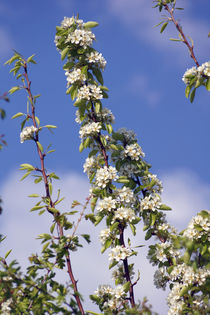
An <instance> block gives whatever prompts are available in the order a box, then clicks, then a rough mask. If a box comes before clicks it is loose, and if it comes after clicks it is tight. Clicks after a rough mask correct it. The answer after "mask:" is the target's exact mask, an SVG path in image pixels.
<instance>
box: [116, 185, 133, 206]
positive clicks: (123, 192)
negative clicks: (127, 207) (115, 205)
mask: <svg viewBox="0 0 210 315" xmlns="http://www.w3.org/2000/svg"><path fill="white" fill-rule="evenodd" d="M117 195H118V197H119V198H120V201H121V202H122V203H125V204H130V203H133V202H134V201H135V197H134V193H133V191H132V190H131V189H130V188H129V187H123V188H121V189H118V190H117Z"/></svg>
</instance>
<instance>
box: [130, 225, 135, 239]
mask: <svg viewBox="0 0 210 315" xmlns="http://www.w3.org/2000/svg"><path fill="white" fill-rule="evenodd" d="M129 225H130V228H131V231H132V233H133V235H134V236H135V235H136V227H135V226H134V225H133V224H131V223H129Z"/></svg>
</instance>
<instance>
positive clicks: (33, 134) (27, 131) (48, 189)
mask: <svg viewBox="0 0 210 315" xmlns="http://www.w3.org/2000/svg"><path fill="white" fill-rule="evenodd" d="M16 59H18V61H17V62H16V65H15V68H16V67H19V68H21V67H22V68H23V74H22V78H23V79H22V81H23V86H22V87H21V86H18V87H14V88H12V89H11V90H10V93H11V94H12V93H14V92H15V91H16V90H19V89H22V88H23V89H25V90H26V91H27V93H28V99H29V102H30V104H31V114H29V113H27V115H26V119H25V121H24V123H23V124H22V127H24V124H25V122H26V121H28V120H29V119H32V121H33V125H32V126H31V127H25V128H24V129H23V130H22V132H21V135H20V138H21V142H22V143H23V142H24V141H25V140H30V139H31V140H34V141H35V143H36V148H37V152H38V155H39V159H40V164H41V168H40V169H39V168H35V167H33V166H32V165H30V164H22V165H21V169H22V170H25V169H26V170H27V171H28V172H27V173H26V174H25V175H26V176H28V175H29V174H30V173H31V171H37V172H41V174H42V178H43V181H44V186H45V196H44V197H42V202H44V204H45V206H44V207H45V208H46V210H47V211H48V212H49V213H50V214H51V215H53V218H54V222H55V224H56V225H57V231H58V238H57V239H58V241H59V243H60V244H61V245H62V247H63V250H64V252H63V253H64V255H65V260H66V266H67V272H68V274H69V278H70V280H71V283H72V286H73V290H74V298H75V300H76V303H77V305H78V308H79V310H80V312H81V314H82V315H84V314H85V312H84V309H83V306H82V303H81V298H80V296H79V294H78V288H77V281H76V280H75V277H74V274H73V270H72V266H71V259H70V251H69V245H68V242H67V241H65V239H66V237H65V236H64V231H63V229H64V228H67V227H69V226H70V223H68V221H67V219H66V218H64V215H62V214H61V213H60V211H59V210H57V209H56V208H55V207H56V204H58V203H59V202H61V200H62V199H63V198H62V199H60V200H58V198H57V200H56V201H55V202H53V200H52V197H51V194H52V184H51V178H57V177H56V175H55V174H54V173H52V174H47V172H46V169H45V163H44V160H45V157H46V153H45V152H44V150H43V147H42V145H41V143H40V142H39V132H40V131H41V129H42V128H43V127H40V126H39V124H40V122H39V119H38V117H36V114H35V102H36V98H37V96H33V95H32V92H31V81H30V80H29V76H28V63H29V62H32V63H35V61H34V60H33V56H32V57H29V58H28V59H27V60H25V59H24V58H22V56H21V55H19V54H17V53H16V54H15V56H14V57H12V59H10V60H9V61H8V62H7V63H9V64H11V63H12V62H13V61H15V60H16ZM13 69H14V68H13ZM18 70H19V69H18ZM22 115H23V114H22V113H18V114H16V115H14V116H13V118H16V117H19V116H22ZM46 127H47V128H49V129H50V128H55V126H52V125H46ZM48 153H49V152H48ZM25 175H24V176H23V178H25V177H26V176H25ZM38 178H39V179H40V180H41V179H42V178H41V177H40V176H39V177H38ZM40 180H38V181H40ZM32 197H34V196H33V195H32ZM35 197H36V196H35ZM41 208H43V206H40V202H39V203H38V204H37V205H36V206H35V207H34V208H33V209H32V210H37V209H41ZM55 224H54V225H53V228H52V229H51V231H52V232H53V230H54V226H55ZM75 232H76V231H75ZM44 235H45V234H44ZM43 237H44V238H45V236H43ZM43 237H42V235H41V236H40V238H43ZM47 238H48V236H47ZM50 238H51V237H50ZM48 239H49V238H48ZM63 241H64V243H63ZM45 249H47V247H46V248H45ZM31 259H32V261H33V260H34V259H35V260H36V259H37V258H36V257H32V258H31ZM56 263H58V264H59V261H58V260H57V261H56ZM54 266H55V263H54V264H52V265H51V269H52V268H53V267H54ZM47 269H48V271H49V268H47ZM47 275H48V273H47ZM44 279H46V277H45V278H44ZM43 281H45V280H43ZM31 303H32V302H31ZM31 307H32V305H31V304H30V307H29V308H31Z"/></svg>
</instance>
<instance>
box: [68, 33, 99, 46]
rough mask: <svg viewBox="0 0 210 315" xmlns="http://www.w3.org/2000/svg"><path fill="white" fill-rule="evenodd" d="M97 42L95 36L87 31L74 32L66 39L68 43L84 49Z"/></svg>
mask: <svg viewBox="0 0 210 315" xmlns="http://www.w3.org/2000/svg"><path fill="white" fill-rule="evenodd" d="M93 40H95V35H94V34H93V33H92V32H91V31H90V30H86V29H76V30H75V31H74V32H72V33H70V34H69V35H68V37H67V39H66V43H69V42H70V43H71V44H76V45H79V46H81V47H83V48H85V49H86V48H87V46H91V45H92V43H93Z"/></svg>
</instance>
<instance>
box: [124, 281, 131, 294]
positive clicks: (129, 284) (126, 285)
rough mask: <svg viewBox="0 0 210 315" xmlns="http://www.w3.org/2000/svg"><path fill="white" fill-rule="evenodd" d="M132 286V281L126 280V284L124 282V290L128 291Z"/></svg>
mask: <svg viewBox="0 0 210 315" xmlns="http://www.w3.org/2000/svg"><path fill="white" fill-rule="evenodd" d="M130 287H131V283H130V281H128V282H126V283H125V284H123V291H124V292H128V291H129V289H130Z"/></svg>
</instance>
